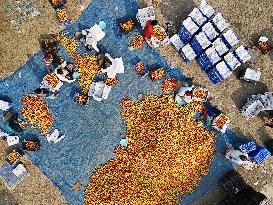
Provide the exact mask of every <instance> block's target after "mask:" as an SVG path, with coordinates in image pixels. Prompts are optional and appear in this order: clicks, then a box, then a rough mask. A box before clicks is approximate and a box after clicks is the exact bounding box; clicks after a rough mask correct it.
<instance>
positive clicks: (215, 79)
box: [207, 70, 221, 84]
mask: <svg viewBox="0 0 273 205" xmlns="http://www.w3.org/2000/svg"><path fill="white" fill-rule="evenodd" d="M207 75H208V77H209V79H210V81H211V82H212V83H213V84H217V83H219V82H221V79H219V77H218V76H217V74H216V73H215V71H214V70H210V71H209V72H208V73H207Z"/></svg>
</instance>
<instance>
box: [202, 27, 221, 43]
mask: <svg viewBox="0 0 273 205" xmlns="http://www.w3.org/2000/svg"><path fill="white" fill-rule="evenodd" d="M202 31H203V32H205V34H206V36H207V37H208V38H209V40H211V41H213V40H214V39H215V38H216V37H217V36H218V35H219V33H218V32H217V31H216V30H215V28H214V27H213V25H212V24H211V23H210V22H208V23H206V24H205V25H204V26H203V27H202Z"/></svg>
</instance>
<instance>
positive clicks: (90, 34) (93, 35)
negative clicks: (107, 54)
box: [80, 24, 105, 52]
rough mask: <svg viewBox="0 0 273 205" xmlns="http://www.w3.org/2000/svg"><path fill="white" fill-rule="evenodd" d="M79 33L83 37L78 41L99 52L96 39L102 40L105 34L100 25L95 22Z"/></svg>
mask: <svg viewBox="0 0 273 205" xmlns="http://www.w3.org/2000/svg"><path fill="white" fill-rule="evenodd" d="M81 34H82V37H83V38H81V39H80V41H81V42H82V43H84V45H85V46H86V47H88V48H89V49H91V48H93V49H95V50H96V51H97V52H99V49H98V47H97V44H98V41H100V40H102V39H103V38H104V36H105V32H104V31H103V29H102V28H101V27H100V25H98V24H95V25H94V26H92V27H91V28H90V29H85V30H82V32H81Z"/></svg>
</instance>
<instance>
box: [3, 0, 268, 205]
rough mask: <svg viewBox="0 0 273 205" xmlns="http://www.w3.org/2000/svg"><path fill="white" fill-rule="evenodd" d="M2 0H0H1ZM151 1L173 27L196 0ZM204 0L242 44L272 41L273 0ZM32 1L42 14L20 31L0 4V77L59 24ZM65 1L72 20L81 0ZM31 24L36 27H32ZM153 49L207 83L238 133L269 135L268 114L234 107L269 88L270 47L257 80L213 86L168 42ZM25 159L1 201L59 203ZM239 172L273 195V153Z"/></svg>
mask: <svg viewBox="0 0 273 205" xmlns="http://www.w3.org/2000/svg"><path fill="white" fill-rule="evenodd" d="M2 1H3V0H0V2H2ZM72 2H73V3H72ZM156 2H158V4H157V5H155V4H154V5H155V6H156V16H157V19H158V20H159V23H160V24H162V25H163V23H164V22H166V21H167V20H172V21H173V22H174V25H175V27H176V28H178V26H179V24H180V22H181V21H182V20H183V19H185V17H186V16H187V15H188V14H189V13H190V12H191V10H192V9H193V8H194V6H195V5H197V4H199V3H200V2H199V0H161V1H160V0H154V3H156ZM209 2H210V3H211V4H212V5H213V6H214V7H215V8H217V10H218V11H219V12H221V13H222V14H223V16H224V17H225V18H226V20H227V21H228V22H229V23H230V25H231V27H232V28H233V29H234V30H235V32H236V33H237V34H238V36H240V38H241V42H242V43H243V44H245V45H248V46H252V45H254V44H255V43H256V41H257V38H258V37H259V35H260V34H263V35H267V36H268V37H269V38H270V40H271V42H273V31H272V28H273V16H272V14H273V7H272V0H260V1H256V0H232V1H229V0H211V1H209ZM87 3H88V1H85V3H84V4H85V5H86V4H87ZM139 3H140V6H141V7H142V6H145V5H149V4H151V3H152V2H149V1H148V0H139ZM35 4H37V6H38V7H39V9H40V12H41V14H42V15H41V16H40V17H36V18H33V19H30V20H29V21H27V22H26V23H25V24H23V25H22V26H21V28H20V30H19V33H18V32H17V30H15V29H14V28H12V27H11V25H10V23H9V18H8V17H7V16H6V15H5V11H4V9H3V8H2V7H0V15H1V21H0V33H1V39H0V41H1V42H0V50H1V52H0V57H1V63H0V70H1V73H0V76H2V77H4V76H7V75H9V74H11V73H12V72H14V71H15V70H16V69H17V68H18V67H19V66H20V65H23V64H24V63H25V62H26V61H27V59H28V58H30V57H31V56H33V55H34V54H35V53H36V52H38V51H39V44H38V40H37V39H38V38H39V36H40V35H42V34H48V33H50V32H57V31H60V30H62V29H63V27H61V26H58V24H57V23H56V20H55V13H54V10H53V9H52V7H51V6H50V4H49V3H48V2H47V1H35ZM67 6H68V9H69V13H70V16H71V18H72V20H76V19H77V17H78V16H79V14H80V13H81V11H80V4H79V3H77V1H69V2H68V5H67ZM2 19H3V20H2ZM33 26H35V28H36V29H31V28H33ZM48 28H50V29H48ZM158 51H159V52H160V53H161V54H162V55H163V56H164V57H165V58H166V59H167V61H168V62H170V63H175V64H176V65H178V66H179V67H180V68H181V70H182V71H183V73H184V74H185V75H186V76H188V77H193V81H194V82H196V83H200V84H202V85H204V86H206V87H208V88H209V90H210V91H211V95H212V97H213V99H212V103H213V104H215V105H217V106H218V108H219V109H221V110H222V111H223V112H224V113H225V114H227V115H228V116H229V117H230V119H231V124H230V126H231V127H232V128H233V129H234V130H235V131H236V133H238V134H240V135H241V136H242V137H243V138H249V137H253V138H254V139H255V140H257V142H258V143H260V144H262V143H263V142H264V141H265V140H267V139H269V138H273V129H270V128H266V127H264V126H263V124H264V117H266V116H267V114H265V113H263V114H261V115H259V116H258V117H256V118H253V119H251V120H248V121H247V120H246V119H244V118H243V117H242V116H241V114H240V113H239V108H240V107H242V106H243V105H244V103H245V102H246V99H247V97H249V96H251V95H252V94H257V93H262V92H265V91H271V92H272V91H273V80H272V78H273V69H272V60H273V53H272V52H271V53H270V54H268V55H260V56H259V57H258V58H257V61H256V63H255V65H254V67H255V68H260V69H261V72H262V77H261V82H260V83H258V84H257V85H251V84H249V83H246V82H242V81H240V80H237V78H236V76H234V75H233V76H231V77H230V78H229V79H228V80H226V81H224V82H222V83H220V84H218V85H216V86H215V85H212V84H211V83H210V82H209V80H208V78H207V76H206V75H205V73H203V72H202V71H201V69H200V68H199V66H198V65H197V64H196V63H192V64H190V65H188V64H185V63H184V62H183V60H182V58H181V57H180V56H179V54H178V53H177V52H176V51H175V49H174V48H173V47H172V46H171V45H169V46H167V47H165V48H161V49H158ZM1 143H2V142H1ZM0 147H1V150H0V151H1V153H3V152H4V148H3V147H2V144H1V146H0ZM26 162H27V166H28V168H29V169H30V170H31V174H30V175H29V176H28V177H27V178H26V180H24V181H23V182H22V183H21V184H20V185H19V186H18V187H17V188H16V189H15V190H13V191H11V192H10V191H8V190H7V189H6V188H5V186H3V184H0V204H1V205H2V204H5V203H6V202H5V200H4V199H5V198H7V200H10V202H9V203H6V204H9V205H10V204H16V202H13V201H17V203H19V204H26V205H32V204H35V205H38V204H54V205H59V204H64V203H65V200H64V199H63V198H62V196H61V195H60V192H58V190H57V189H56V188H55V187H54V186H53V185H52V184H51V182H50V181H49V179H47V178H46V177H45V176H44V175H43V174H42V173H41V172H40V171H39V170H38V169H37V168H36V167H34V166H33V165H32V164H31V163H30V162H29V161H28V160H27V159H26ZM239 172H240V173H241V175H242V176H243V178H244V179H245V180H246V182H247V183H248V184H250V185H251V186H253V187H254V188H255V189H256V190H258V191H262V192H263V193H265V194H266V195H267V196H268V197H272V198H273V191H272V187H273V175H272V173H273V158H271V159H269V160H268V161H266V163H265V164H264V165H262V166H260V167H259V168H257V169H256V170H255V171H252V172H249V171H246V170H242V169H239ZM0 183H1V182H0ZM1 196H3V197H1ZM215 196H217V197H215ZM223 196H224V193H222V192H221V190H219V189H218V187H216V188H214V189H213V190H212V192H211V194H208V195H207V196H205V197H204V198H202V199H200V201H198V202H196V205H202V204H214V203H216V202H217V201H219V200H220V199H221V198H222V197H223ZM2 198H3V200H2ZM1 200H2V201H1ZM43 202H45V203H43Z"/></svg>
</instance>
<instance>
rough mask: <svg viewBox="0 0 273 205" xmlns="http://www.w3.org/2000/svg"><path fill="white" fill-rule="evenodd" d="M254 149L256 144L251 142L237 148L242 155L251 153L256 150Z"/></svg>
mask: <svg viewBox="0 0 273 205" xmlns="http://www.w3.org/2000/svg"><path fill="white" fill-rule="evenodd" d="M256 148H257V147H256V144H255V142H253V141H249V142H247V143H244V144H241V145H240V146H239V149H240V150H241V151H242V152H244V153H249V152H252V151H254V150H256Z"/></svg>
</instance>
